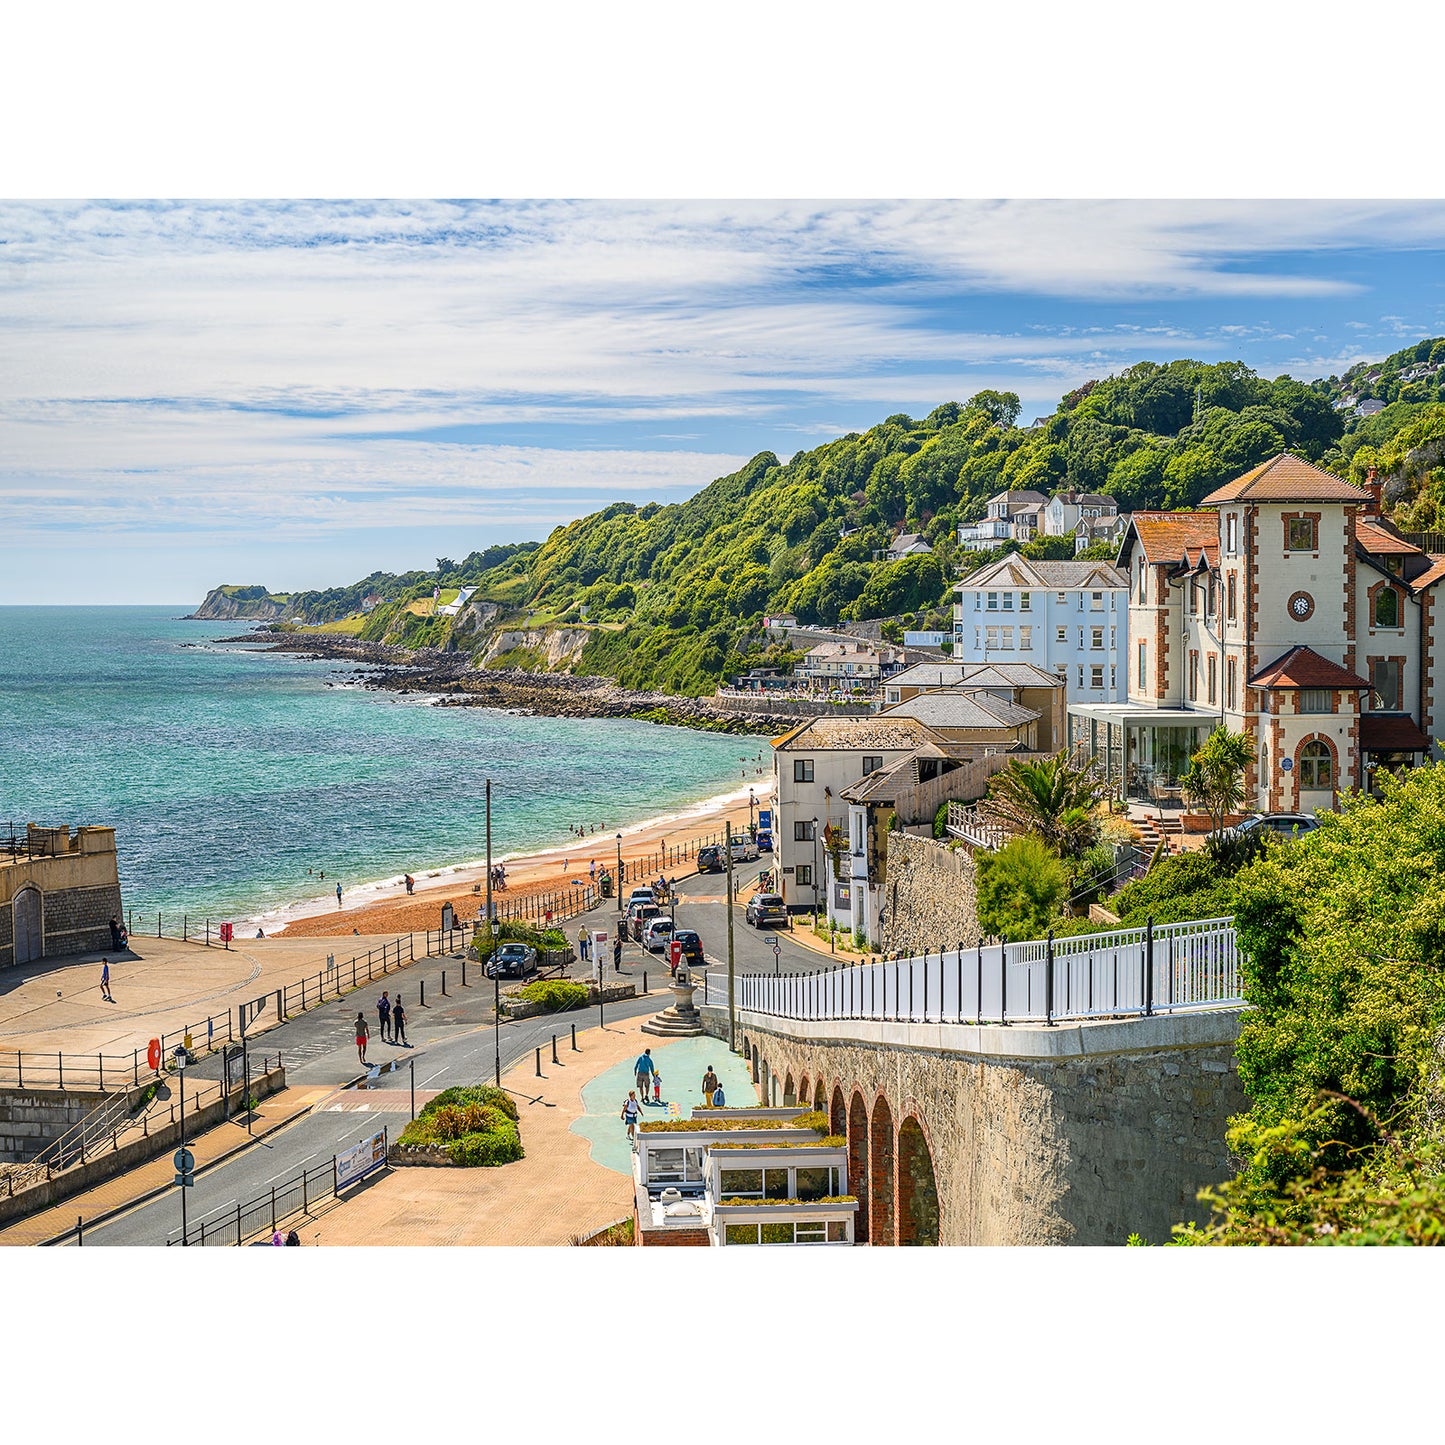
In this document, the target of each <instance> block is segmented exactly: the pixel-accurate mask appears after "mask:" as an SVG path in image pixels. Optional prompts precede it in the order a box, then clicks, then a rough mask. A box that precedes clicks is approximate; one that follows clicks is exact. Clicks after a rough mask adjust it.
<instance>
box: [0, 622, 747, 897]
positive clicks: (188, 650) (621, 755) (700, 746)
mask: <svg viewBox="0 0 1445 1445" xmlns="http://www.w3.org/2000/svg"><path fill="white" fill-rule="evenodd" d="M188 610H189V609H188V608H186V607H181V606H178V607H102V608H83V607H0V827H3V826H4V825H5V824H6V823H8V822H10V821H14V822H15V823H17V824H19V825H20V826H22V827H23V825H24V824H25V822H26V821H30V820H33V821H36V822H50V823H71V824H75V823H102V824H109V825H112V826H114V827H115V828H116V830H117V842H118V846H119V849H120V863H121V885H122V889H123V893H124V897H125V902H126V905H127V907H130V908H133V909H135V911H136V915H137V920H139V916H140V915H141V913H142V912H143V911H148V912H150V913H152V914H153V913H154V912H155V910H156V909H164V910H165V911H166V912H167V913H169V912H172V911H182V910H184V911H188V912H189V913H190V914H191V915H192V916H193V917H210V918H213V919H221V918H227V917H236V918H239V917H243V916H273V913H274V910H278V909H289V908H294V907H295V906H296V905H298V904H299V903H302V902H303V901H305V900H307V899H311V898H319V897H322V896H323V895H324V894H325V890H328V889H330V888H332V880H333V879H339V880H340V881H341V882H342V884H343V885H344V887H345V888H347V889H351V888H353V887H355V886H357V885H358V884H363V883H372V882H377V881H380V880H384V879H389V878H394V877H395V876H396V875H398V874H400V873H401V872H403V871H410V872H412V873H414V874H420V873H422V872H424V871H425V870H426V869H428V868H434V867H439V866H446V865H451V864H458V863H465V862H471V861H474V860H476V859H478V858H480V857H484V856H485V853H486V842H485V817H484V808H483V801H482V798H483V782H484V780H485V778H486V777H488V776H489V775H490V777H491V778H492V847H493V853H494V855H495V856H497V857H501V856H504V855H507V854H517V853H521V852H530V851H534V850H536V849H538V848H545V847H550V846H555V845H557V844H561V843H566V842H568V841H569V834H568V831H567V828H568V824H569V823H580V824H583V825H587V824H591V823H596V824H598V825H599V830H600V829H601V828H602V827H604V826H605V827H606V828H607V829H608V830H609V836H610V834H611V833H615V832H616V831H617V830H618V829H619V828H620V827H625V826H626V825H627V824H629V823H635V822H639V821H641V820H642V819H644V818H650V817H655V816H657V815H660V814H666V813H669V812H677V811H681V810H682V809H683V808H685V806H686V805H687V804H689V803H692V802H695V801H697V800H699V799H701V798H704V797H709V796H716V795H717V794H719V793H723V792H728V791H734V790H736V789H738V788H739V787H743V786H746V784H745V782H744V780H743V777H742V768H743V764H742V762H741V761H740V758H741V757H742V755H743V754H744V753H748V754H751V753H755V752H756V751H757V750H758V744H757V743H756V741H753V740H749V739H738V738H730V737H721V736H718V735H716V734H709V733H697V732H690V731H688V730H686V729H682V728H666V727H655V726H653V725H652V724H649V723H639V722H631V721H625V720H616V719H593V718H531V717H513V716H511V715H509V714H507V713H500V712H493V711H489V710H486V709H482V708H437V707H432V706H430V705H428V704H427V703H426V702H425V701H422V700H418V699H415V698H409V697H402V698H398V697H396V696H394V695H391V694H388V693H378V692H368V691H365V690H363V689H361V688H357V687H342V686H332V687H328V686H327V683H328V682H331V683H337V682H339V681H340V680H341V679H342V677H343V673H347V674H349V673H350V672H353V671H354V670H355V665H354V664H346V665H345V667H344V668H343V666H342V665H340V664H336V663H331V662H313V661H308V660H305V659H301V658H297V657H294V656H291V655H289V654H285V653H264V652H260V651H258V650H257V649H255V648H248V647H246V646H243V645H236V644H224V643H220V642H218V639H220V638H223V637H227V636H235V635H237V634H240V633H243V632H244V631H245V630H246V624H244V623H236V622H185V621H181V620H180V616H181V614H182V613H183V612H185V611H188ZM682 826H683V825H681V824H680V825H679V827H680V829H681V828H682ZM7 831H8V830H7ZM308 868H310V869H313V870H316V871H317V872H319V871H320V870H323V869H324V870H325V873H326V881H325V883H321V882H320V880H319V879H318V878H317V877H315V876H314V874H313V875H311V876H308V874H307V871H306V870H307V869H308ZM333 901H334V898H333Z"/></svg>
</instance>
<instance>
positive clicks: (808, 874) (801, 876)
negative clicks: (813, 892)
mask: <svg viewBox="0 0 1445 1445" xmlns="http://www.w3.org/2000/svg"><path fill="white" fill-rule="evenodd" d="M793 880H794V881H795V882H796V883H797V885H798V887H799V888H811V887H812V886H813V865H812V864H811V863H799V864H798V867H797V871H796V872H795V873H794V874H793Z"/></svg>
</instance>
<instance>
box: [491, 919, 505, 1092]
mask: <svg viewBox="0 0 1445 1445" xmlns="http://www.w3.org/2000/svg"><path fill="white" fill-rule="evenodd" d="M501 931H502V925H501V924H500V923H498V922H497V920H496V919H495V918H494V919H492V953H491V964H492V1040H493V1042H494V1043H495V1044H496V1049H497V1087H498V1088H499V1089H500V1088H501V1087H502V976H501V972H500V971H499V970H498V968H497V936H498V935H499V934H500V933H501Z"/></svg>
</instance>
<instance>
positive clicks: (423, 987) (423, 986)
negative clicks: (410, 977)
mask: <svg viewBox="0 0 1445 1445" xmlns="http://www.w3.org/2000/svg"><path fill="white" fill-rule="evenodd" d="M421 1006H422V1007H423V1008H425V1007H426V979H422V980H421Z"/></svg>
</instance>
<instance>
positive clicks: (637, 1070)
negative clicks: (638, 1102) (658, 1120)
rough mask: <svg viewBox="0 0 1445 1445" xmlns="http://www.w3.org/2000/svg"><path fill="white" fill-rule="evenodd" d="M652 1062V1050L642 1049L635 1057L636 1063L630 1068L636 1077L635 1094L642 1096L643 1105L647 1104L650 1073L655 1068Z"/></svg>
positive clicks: (650, 1081) (650, 1080) (650, 1082)
mask: <svg viewBox="0 0 1445 1445" xmlns="http://www.w3.org/2000/svg"><path fill="white" fill-rule="evenodd" d="M656 1067H657V1066H656V1064H654V1063H653V1062H652V1050H651V1049H643V1051H642V1052H641V1053H640V1054H639V1055H638V1056H637V1062H636V1063H635V1064H633V1066H632V1072H633V1073H634V1074H635V1075H636V1076H637V1092H638V1093H639V1094H641V1095H642V1101H643V1103H646V1102H647V1091H648V1088H649V1087H650V1085H651V1084H652V1071H653V1070H654V1069H655V1068H656Z"/></svg>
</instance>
